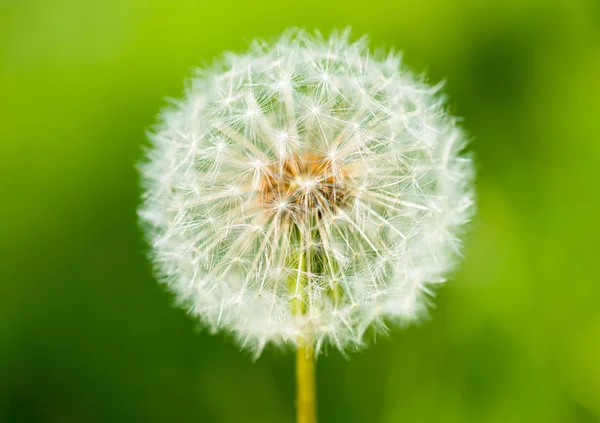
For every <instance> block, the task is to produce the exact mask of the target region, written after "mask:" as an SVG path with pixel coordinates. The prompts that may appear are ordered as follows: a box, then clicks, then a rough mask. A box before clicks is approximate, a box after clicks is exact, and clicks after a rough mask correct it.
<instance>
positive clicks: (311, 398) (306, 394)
mask: <svg viewBox="0 0 600 423" xmlns="http://www.w3.org/2000/svg"><path fill="white" fill-rule="evenodd" d="M316 411H317V402H316V389H315V355H314V351H313V349H312V347H311V346H309V345H305V344H302V345H299V346H298V349H297V350H296V422H297V423H316V421H317V412H316Z"/></svg>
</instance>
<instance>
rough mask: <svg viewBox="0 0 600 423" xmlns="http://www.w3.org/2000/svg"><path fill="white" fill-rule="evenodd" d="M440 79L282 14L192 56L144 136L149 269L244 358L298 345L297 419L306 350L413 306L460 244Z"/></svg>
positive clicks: (464, 187)
mask: <svg viewBox="0 0 600 423" xmlns="http://www.w3.org/2000/svg"><path fill="white" fill-rule="evenodd" d="M440 88H441V86H440V85H436V86H429V85H427V84H426V83H425V82H424V81H423V80H422V79H421V78H419V77H417V76H415V75H414V74H413V73H411V72H410V71H408V70H407V69H405V68H404V67H403V65H402V63H401V57H400V55H399V54H397V53H394V52H391V53H387V54H384V53H378V54H375V55H372V54H370V52H369V49H368V45H367V41H366V39H364V38H363V39H360V40H359V41H356V42H351V41H350V40H349V34H348V32H347V31H344V32H336V33H334V34H333V35H331V36H330V37H329V38H323V37H322V36H320V35H319V34H318V33H315V34H311V33H307V32H304V31H301V30H291V31H288V32H286V33H284V34H283V35H282V36H281V37H280V38H279V39H278V40H277V41H275V42H274V43H266V42H262V41H254V42H253V43H252V45H251V46H250V49H249V51H247V52H246V53H244V54H241V55H236V54H226V55H224V56H223V58H222V59H221V60H220V61H218V62H217V63H216V64H215V65H213V66H212V67H210V68H208V69H204V70H200V71H198V72H197V74H196V75H195V76H194V77H193V78H192V79H191V81H190V83H189V87H188V90H187V92H186V95H185V97H184V98H183V100H181V101H177V102H175V103H174V104H173V105H172V107H170V108H169V109H167V110H165V111H164V112H163V113H162V115H161V119H160V124H159V125H158V127H157V129H156V131H155V132H154V133H153V134H152V137H151V138H152V148H151V149H150V150H149V151H148V158H147V161H146V162H145V163H144V164H143V165H142V174H143V183H144V186H145V193H144V201H143V205H142V206H141V209H140V217H141V220H142V221H143V223H144V225H145V227H146V228H147V232H148V234H149V239H150V242H151V245H152V250H151V251H152V259H153V261H154V263H155V266H156V271H157V273H158V274H159V275H160V277H161V279H162V280H164V281H165V282H166V284H167V285H168V286H169V287H170V289H171V290H172V291H173V292H174V293H175V294H176V295H177V297H178V299H179V300H180V301H181V303H182V304H184V305H185V306H186V307H188V309H189V312H190V313H191V314H193V315H195V316H197V317H198V318H199V319H200V320H201V321H202V322H203V323H204V324H205V325H206V326H208V327H210V328H212V329H213V330H225V331H227V332H230V333H232V334H234V336H235V338H236V340H237V341H238V342H239V344H240V345H241V346H242V347H244V348H247V349H249V350H251V351H253V352H254V353H255V354H256V355H257V356H258V355H259V354H260V352H261V351H262V350H263V349H264V347H265V346H266V345H268V344H276V345H284V344H285V345H289V346H293V347H296V348H297V351H298V353H297V357H298V359H297V364H298V376H299V382H298V383H299V386H298V388H299V392H298V394H299V399H298V401H299V404H298V407H299V421H305V422H312V421H314V418H313V419H312V420H311V417H310V415H311V413H314V410H313V411H311V410H310V408H311V407H313V408H314V404H313V403H312V399H311V397H312V393H311V391H313V392H314V387H310V386H308V385H310V384H311V383H314V381H313V380H312V376H311V374H312V373H313V370H312V366H313V364H314V363H313V360H314V356H315V355H317V354H318V353H319V352H321V351H322V350H323V347H324V346H325V345H328V344H329V345H332V346H335V347H336V348H338V349H340V350H347V349H353V348H356V347H360V346H362V345H364V343H365V338H366V333H368V332H370V331H373V332H377V331H382V330H385V328H386V326H387V325H388V324H390V323H402V322H408V321H411V320H415V319H418V318H419V317H420V316H422V315H423V313H424V311H425V308H426V307H425V306H426V304H427V302H428V298H429V296H430V295H431V293H432V287H433V286H434V285H436V284H439V283H441V282H444V277H445V275H447V274H448V272H449V271H450V270H451V269H452V267H453V265H454V263H455V259H456V257H457V256H458V254H459V250H460V240H459V238H458V236H459V235H460V232H461V227H462V226H463V224H464V223H465V222H467V221H468V220H469V218H470V216H471V214H472V211H473V192H472V189H471V182H472V179H473V169H472V163H471V161H470V160H469V158H467V157H465V156H463V155H461V151H462V149H463V148H464V146H465V136H464V134H463V132H462V131H461V130H460V128H459V127H458V126H457V124H456V119H454V118H452V117H451V116H449V115H448V114H447V112H446V110H445V107H444V97H443V96H442V95H441V94H440ZM307 386H308V388H307ZM311 404H312V405H311ZM302 410H304V411H302ZM307 410H308V411H307ZM302 413H304V417H302V416H300V414H302ZM307 416H309V417H307ZM302 419H304V420H302Z"/></svg>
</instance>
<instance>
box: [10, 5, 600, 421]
mask: <svg viewBox="0 0 600 423" xmlns="http://www.w3.org/2000/svg"><path fill="white" fill-rule="evenodd" d="M292 25H297V26H303V27H306V28H319V29H321V30H322V31H323V32H325V33H327V32H328V31H330V30H331V29H333V28H336V27H344V26H346V25H351V26H352V27H353V29H354V34H355V35H356V36H358V35H361V34H363V33H367V34H369V35H370V37H371V40H372V44H373V45H374V46H376V47H379V46H388V47H395V48H397V49H400V50H403V51H404V53H405V56H404V57H405V61H406V63H408V64H409V65H410V66H411V67H413V68H414V69H416V70H417V71H426V72H427V74H428V75H429V76H430V78H431V80H432V81H438V80H441V79H446V80H447V84H446V91H447V93H448V94H449V97H450V100H451V103H450V105H451V110H452V111H453V112H454V113H455V114H457V115H459V116H462V117H464V127H465V128H466V129H467V130H468V131H469V132H470V133H471V134H472V137H473V143H472V145H471V149H472V150H473V151H474V153H475V154H476V157H477V166H478V169H479V170H478V183H477V191H478V203H479V215H478V217H477V219H476V221H475V222H474V225H473V227H474V230H473V231H472V232H471V234H470V235H469V237H468V238H467V240H466V248H465V260H464V262H463V264H462V266H461V268H460V270H459V271H458V272H457V273H456V274H455V275H453V277H452V279H451V281H450V282H449V283H448V284H446V285H444V287H443V288H441V289H440V290H439V292H438V295H437V298H436V299H435V303H436V306H435V308H433V309H432V311H431V317H432V318H431V319H430V320H429V321H426V322H423V323H422V324H420V325H418V326H413V327H409V328H405V329H394V330H393V331H392V335H391V336H390V337H388V338H380V339H378V340H377V342H376V343H374V344H373V345H372V346H371V347H370V348H369V349H367V350H366V351H363V352H360V353H355V354H354V353H353V354H350V358H349V359H346V358H344V357H342V356H341V355H340V354H339V353H338V352H336V351H334V350H330V351H329V352H328V354H327V356H322V357H321V358H320V359H319V362H318V372H319V375H318V378H319V380H318V390H319V407H320V410H319V415H320V421H321V422H324V423H325V422H375V423H377V422H382V423H392V422H402V423H404V422H435V423H445V422H448V423H450V422H461V423H464V422H474V423H475V422H476V423H480V422H491V423H495V422H498V423H506V422H509V423H511V422H528V423H529V422H544V423H554V422H556V423H559V422H560V423H563V422H577V423H579V422H581V423H588V422H600V271H599V266H598V263H599V258H598V253H599V251H600V248H599V245H600V222H599V217H600V188H599V186H600V184H599V182H600V2H599V1H598V0H588V1H584V0H582V1H570V0H563V1H554V0H550V1H548V0H544V1H542V0H505V1H500V0H494V1H480V0H453V1H448V0H419V1H410V2H400V1H391V0H387V1H383V0H374V1H369V2H359V1H356V0H346V1H343V0H336V1H322V0H305V1H303V2H301V3H297V4H292V3H288V2H281V1H274V0H261V1H254V2H246V1H240V0H235V1H233V2H208V1H206V2H202V1H191V0H171V1H156V0H105V1H82V0H54V1H44V0H0V142H1V144H0V189H1V197H0V198H1V202H2V203H1V206H0V289H1V290H0V421H1V422H10V423H13V422H57V423H58V422H60V423H71V422H91V423H93V422H102V423H104V422H208V423H211V422H249V423H252V422H260V423H268V422H292V421H293V419H294V414H293V413H294V404H293V395H294V379H293V356H292V355H291V354H289V353H284V352H279V351H268V352H267V353H266V354H264V355H263V356H262V357H261V358H260V359H259V360H258V361H257V362H256V363H254V362H252V360H251V357H250V356H249V355H248V354H246V353H243V352H239V351H238V349H237V347H236V346H235V345H233V343H232V342H230V339H228V338H227V337H226V336H224V335H217V336H213V335H210V334H209V333H207V332H206V331H199V330H198V327H197V324H196V322H194V321H193V320H192V319H190V318H189V317H188V316H186V314H185V312H184V311H183V310H180V309H177V308H174V307H172V303H173V298H172V296H171V295H170V294H168V293H166V292H165V290H164V288H163V287H161V286H159V285H158V284H157V283H156V282H155V280H154V279H153V277H152V275H151V270H150V265H149V263H148V261H147V260H146V259H145V257H144V251H145V249H146V246H145V245H144V243H143V240H142V237H141V235H140V233H139V230H138V227H137V223H136V207H137V204H138V201H139V200H138V197H139V188H138V186H137V173H136V171H135V168H134V164H135V162H136V161H138V160H139V159H140V158H141V146H142V145H145V144H147V141H146V137H145V133H144V131H145V130H146V129H147V128H148V127H149V126H150V125H152V124H153V123H154V119H155V116H156V114H157V112H158V110H159V109H160V107H162V106H163V105H164V104H165V101H164V97H165V96H170V97H177V96H180V95H181V93H182V90H183V83H182V81H183V80H184V78H185V77H187V76H189V75H190V74H191V69H192V67H194V66H200V65H202V64H205V63H209V62H210V61H211V60H212V59H213V58H214V57H216V56H217V55H218V54H219V52H221V51H222V50H236V51H239V50H242V49H244V47H245V46H246V45H247V43H248V41H249V40H250V39H252V38H253V37H255V36H260V37H267V38H268V37H271V36H273V35H275V34H277V33H279V32H281V31H282V30H283V29H284V28H286V27H288V26H292Z"/></svg>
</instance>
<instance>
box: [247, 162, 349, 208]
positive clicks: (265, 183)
mask: <svg viewBox="0 0 600 423" xmlns="http://www.w3.org/2000/svg"><path fill="white" fill-rule="evenodd" d="M349 176H350V175H349V173H348V171H347V170H346V169H345V168H344V167H343V166H337V165H336V164H335V163H334V162H333V160H332V159H331V158H330V157H325V156H318V155H306V156H292V157H290V158H286V159H280V160H278V161H277V162H275V163H273V164H270V165H268V166H266V169H265V172H263V173H262V176H261V180H260V183H259V185H258V191H259V192H258V194H259V195H258V197H259V199H260V204H261V206H262V207H264V208H265V209H266V210H269V211H271V212H272V213H287V214H288V215H292V216H293V217H295V218H299V219H300V218H301V219H309V218H311V217H318V218H321V217H323V216H324V215H325V214H327V213H335V211H336V210H337V209H338V208H339V207H342V206H343V205H344V203H345V200H346V198H347V196H348V179H349Z"/></svg>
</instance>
